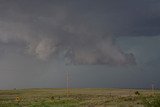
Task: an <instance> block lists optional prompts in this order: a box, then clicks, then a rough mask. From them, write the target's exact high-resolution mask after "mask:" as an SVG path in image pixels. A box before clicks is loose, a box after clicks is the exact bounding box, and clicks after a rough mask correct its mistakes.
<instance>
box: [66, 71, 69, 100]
mask: <svg viewBox="0 0 160 107" xmlns="http://www.w3.org/2000/svg"><path fill="white" fill-rule="evenodd" d="M66 73H67V97H69V72H68V71H67V72H66Z"/></svg>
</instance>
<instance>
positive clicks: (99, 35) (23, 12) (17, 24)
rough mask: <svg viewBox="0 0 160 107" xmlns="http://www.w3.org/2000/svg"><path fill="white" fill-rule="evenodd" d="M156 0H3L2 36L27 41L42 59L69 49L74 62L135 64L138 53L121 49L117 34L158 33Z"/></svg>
mask: <svg viewBox="0 0 160 107" xmlns="http://www.w3.org/2000/svg"><path fill="white" fill-rule="evenodd" d="M158 4H159V2H158V1H156V0H154V1H149V0H146V1H144V0H142V1H131V0H128V1H127V0H123V1H115V0H113V1H106V0H102V1H96V0H93V1H90V0H87V1H83V0H82V1H72V0H70V1H50V0H48V1H43V0H40V1H30V0H29V1H27V0H24V1H20V0H17V1H3V2H2V4H1V11H0V13H1V17H0V39H1V42H6V43H9V42H11V41H12V42H13V41H14V42H23V43H24V44H25V45H26V47H24V48H25V49H26V52H27V53H29V54H31V55H33V56H36V57H37V58H40V59H42V60H46V59H49V57H50V56H54V55H55V54H57V53H61V52H62V51H67V52H66V55H65V56H66V59H67V60H69V62H71V63H75V64H115V65H116V64H118V65H121V64H122V65H124V64H135V58H134V55H133V54H132V53H125V52H123V51H122V50H121V48H120V47H119V46H117V44H116V41H114V38H116V36H123V35H128V36H133V35H151V36H153V35H158V34H159V18H160V17H159V15H158V12H159V8H158ZM2 10H3V11H2ZM150 14H152V15H150ZM155 19H156V20H155Z"/></svg>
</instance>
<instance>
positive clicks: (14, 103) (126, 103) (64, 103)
mask: <svg viewBox="0 0 160 107" xmlns="http://www.w3.org/2000/svg"><path fill="white" fill-rule="evenodd" d="M69 91H70V92H69V96H68V97H67V94H66V89H20V90H0V107H144V106H145V107H160V106H154V104H151V103H155V102H154V101H155V100H154V99H155V98H157V96H159V94H160V91H158V90H155V91H154V92H153V91H151V90H136V89H89V88H85V89H70V90H69ZM136 91H138V92H139V93H140V94H139V95H138V94H135V92H136ZM156 100H157V99H156ZM150 101H152V102H150ZM157 101H158V103H160V101H159V97H158V100H157ZM156 103H157V102H156ZM152 105H153V106H152Z"/></svg>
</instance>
